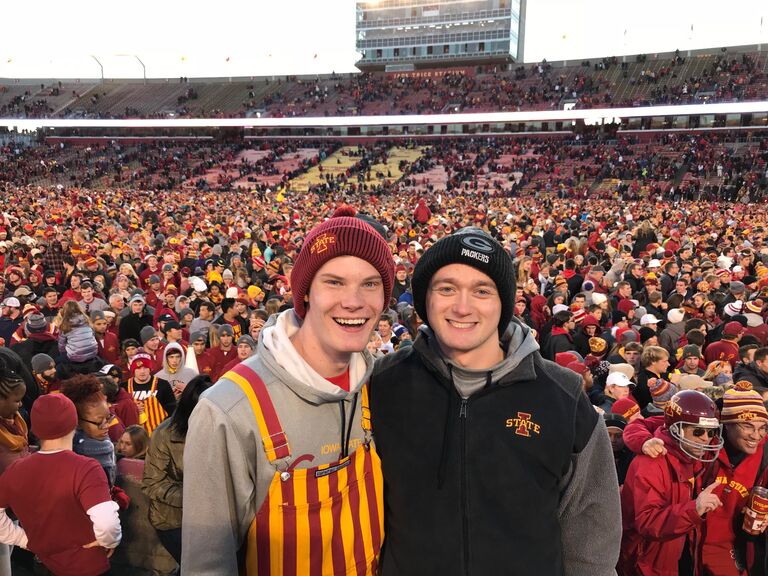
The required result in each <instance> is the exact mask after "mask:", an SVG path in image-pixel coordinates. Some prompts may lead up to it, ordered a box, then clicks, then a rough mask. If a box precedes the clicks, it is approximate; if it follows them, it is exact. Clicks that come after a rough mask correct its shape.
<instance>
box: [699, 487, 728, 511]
mask: <svg viewBox="0 0 768 576" xmlns="http://www.w3.org/2000/svg"><path fill="white" fill-rule="evenodd" d="M718 486H720V482H718V481H717V480H715V481H714V482H712V484H710V485H709V486H707V487H706V488H704V490H702V491H701V494H699V497H698V498H696V514H698V515H699V516H704V514H706V513H707V512H712V510H715V509H716V508H720V506H722V505H723V503H722V502H721V501H720V498H719V497H718V496H717V494H713V493H712V492H713V491H714V489H715V488H717V487H718Z"/></svg>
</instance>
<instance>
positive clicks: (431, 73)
mask: <svg viewBox="0 0 768 576" xmlns="http://www.w3.org/2000/svg"><path fill="white" fill-rule="evenodd" d="M454 74H459V75H461V76H474V75H475V70H474V68H443V69H440V70H412V71H410V72H387V76H388V77H389V78H442V77H443V76H448V75H454Z"/></svg>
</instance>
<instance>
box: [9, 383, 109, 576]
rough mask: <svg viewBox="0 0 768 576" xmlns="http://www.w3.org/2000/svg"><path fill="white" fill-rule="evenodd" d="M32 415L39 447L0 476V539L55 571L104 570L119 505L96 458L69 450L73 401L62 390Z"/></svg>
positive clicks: (94, 574)
mask: <svg viewBox="0 0 768 576" xmlns="http://www.w3.org/2000/svg"><path fill="white" fill-rule="evenodd" d="M31 419H32V433H33V434H34V435H35V436H37V437H38V438H39V439H40V451H39V452H36V453H34V454H32V455H31V456H28V457H27V458H24V459H22V460H18V461H17V462H15V463H14V464H12V465H11V466H10V467H9V468H8V469H7V470H6V471H5V473H4V474H3V475H2V476H0V542H3V543H5V544H12V545H14V546H21V547H22V548H27V549H29V550H30V551H32V552H34V553H35V554H36V555H37V557H38V558H40V560H41V561H42V562H43V564H44V565H45V566H46V567H47V568H48V569H49V570H50V571H51V572H52V573H54V574H56V575H57V576H98V575H100V574H104V573H106V572H107V571H108V570H109V557H110V556H112V552H113V551H114V549H115V548H116V547H117V545H118V544H120V539H121V537H122V531H121V527H120V518H119V517H118V515H117V510H118V506H117V504H116V503H115V502H113V501H112V499H111V497H110V494H109V485H108V484H107V477H106V476H105V475H104V471H103V470H102V469H101V466H99V463H98V462H97V461H96V460H94V459H93V458H86V457H84V456H80V455H78V454H75V453H74V452H72V439H73V437H74V435H75V428H77V410H76V409H75V405H74V404H73V403H72V401H71V400H70V399H69V398H67V397H66V396H64V395H63V394H48V395H45V396H41V397H40V398H38V399H37V400H36V401H35V403H34V404H33V405H32V413H31ZM54 478H55V481H52V479H54ZM6 508H12V509H13V512H14V514H16V516H17V517H18V519H19V522H20V524H21V526H15V525H14V524H13V522H12V521H11V520H10V518H8V516H7V514H6V512H5V509H6Z"/></svg>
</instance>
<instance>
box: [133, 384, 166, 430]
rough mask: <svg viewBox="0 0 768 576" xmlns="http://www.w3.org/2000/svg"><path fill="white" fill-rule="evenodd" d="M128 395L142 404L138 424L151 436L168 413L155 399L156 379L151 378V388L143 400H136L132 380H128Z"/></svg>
mask: <svg viewBox="0 0 768 576" xmlns="http://www.w3.org/2000/svg"><path fill="white" fill-rule="evenodd" d="M128 394H130V395H131V397H132V398H133V399H134V401H136V402H144V414H143V415H139V422H140V423H141V425H142V426H144V428H145V429H146V430H147V434H149V435H150V436H152V432H153V431H154V430H155V428H157V427H158V426H160V423H161V422H162V421H163V420H165V419H166V418H168V413H167V412H166V411H165V408H163V405H162V404H160V400H158V399H157V378H156V377H155V376H153V377H152V386H151V387H150V389H149V395H148V396H147V397H146V398H145V399H144V400H137V398H136V395H135V394H134V391H133V378H129V379H128Z"/></svg>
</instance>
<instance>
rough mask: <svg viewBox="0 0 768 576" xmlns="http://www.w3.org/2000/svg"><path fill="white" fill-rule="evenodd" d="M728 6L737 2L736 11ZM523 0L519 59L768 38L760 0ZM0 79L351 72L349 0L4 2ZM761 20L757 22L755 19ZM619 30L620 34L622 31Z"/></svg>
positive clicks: (767, 12)
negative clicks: (725, 0) (523, 30)
mask: <svg viewBox="0 0 768 576" xmlns="http://www.w3.org/2000/svg"><path fill="white" fill-rule="evenodd" d="M732 6H733V7H732ZM724 7H725V4H724V3H723V2H722V0H718V1H717V2H715V0H674V1H669V0H644V1H643V2H635V1H630V0H528V28H527V30H526V46H525V56H526V58H525V59H526V61H539V60H541V59H542V58H547V59H548V60H563V59H568V60H576V59H582V58H590V57H595V56H611V55H621V54H636V53H648V54H652V53H654V52H660V51H671V50H674V49H676V48H680V49H681V50H686V49H689V48H705V47H719V46H733V45H739V44H757V43H759V42H763V43H766V42H768V30H766V28H768V2H766V1H765V0H736V1H735V2H732V3H731V4H730V5H729V8H730V9H724ZM3 13H4V16H3V23H2V33H1V34H0V77H3V78H96V77H98V76H99V74H100V70H99V66H98V64H97V63H96V61H95V60H94V58H93V57H92V56H96V57H97V58H98V59H99V61H100V62H101V63H102V64H103V66H104V74H105V76H106V77H108V78H121V77H122V78H125V77H134V78H137V77H141V74H142V69H141V66H140V64H139V63H138V61H137V59H136V57H135V56H139V58H141V60H142V61H143V62H144V63H145V65H146V67H147V75H148V76H149V77H168V78H176V77H179V76H188V77H196V76H217V77H226V76H252V75H273V74H275V75H279V74H282V75H284V74H313V73H327V72H331V71H336V72H352V71H355V67H354V64H355V61H356V60H357V58H358V57H357V54H356V52H355V2H354V0H281V1H273V0H255V1H254V0H252V1H251V2H242V1H233V0H218V2H215V3H212V4H211V3H204V4H196V3H189V2H180V1H178V0H160V1H158V0H151V1H150V0H133V2H131V3H129V4H125V3H118V2H96V1H95V0H68V1H67V2H62V1H61V0H38V1H37V2H35V3H32V4H30V3H23V2H5V3H4V5H3ZM763 20H765V24H764V25H761V22H762V21H763ZM625 31H626V32H625Z"/></svg>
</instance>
